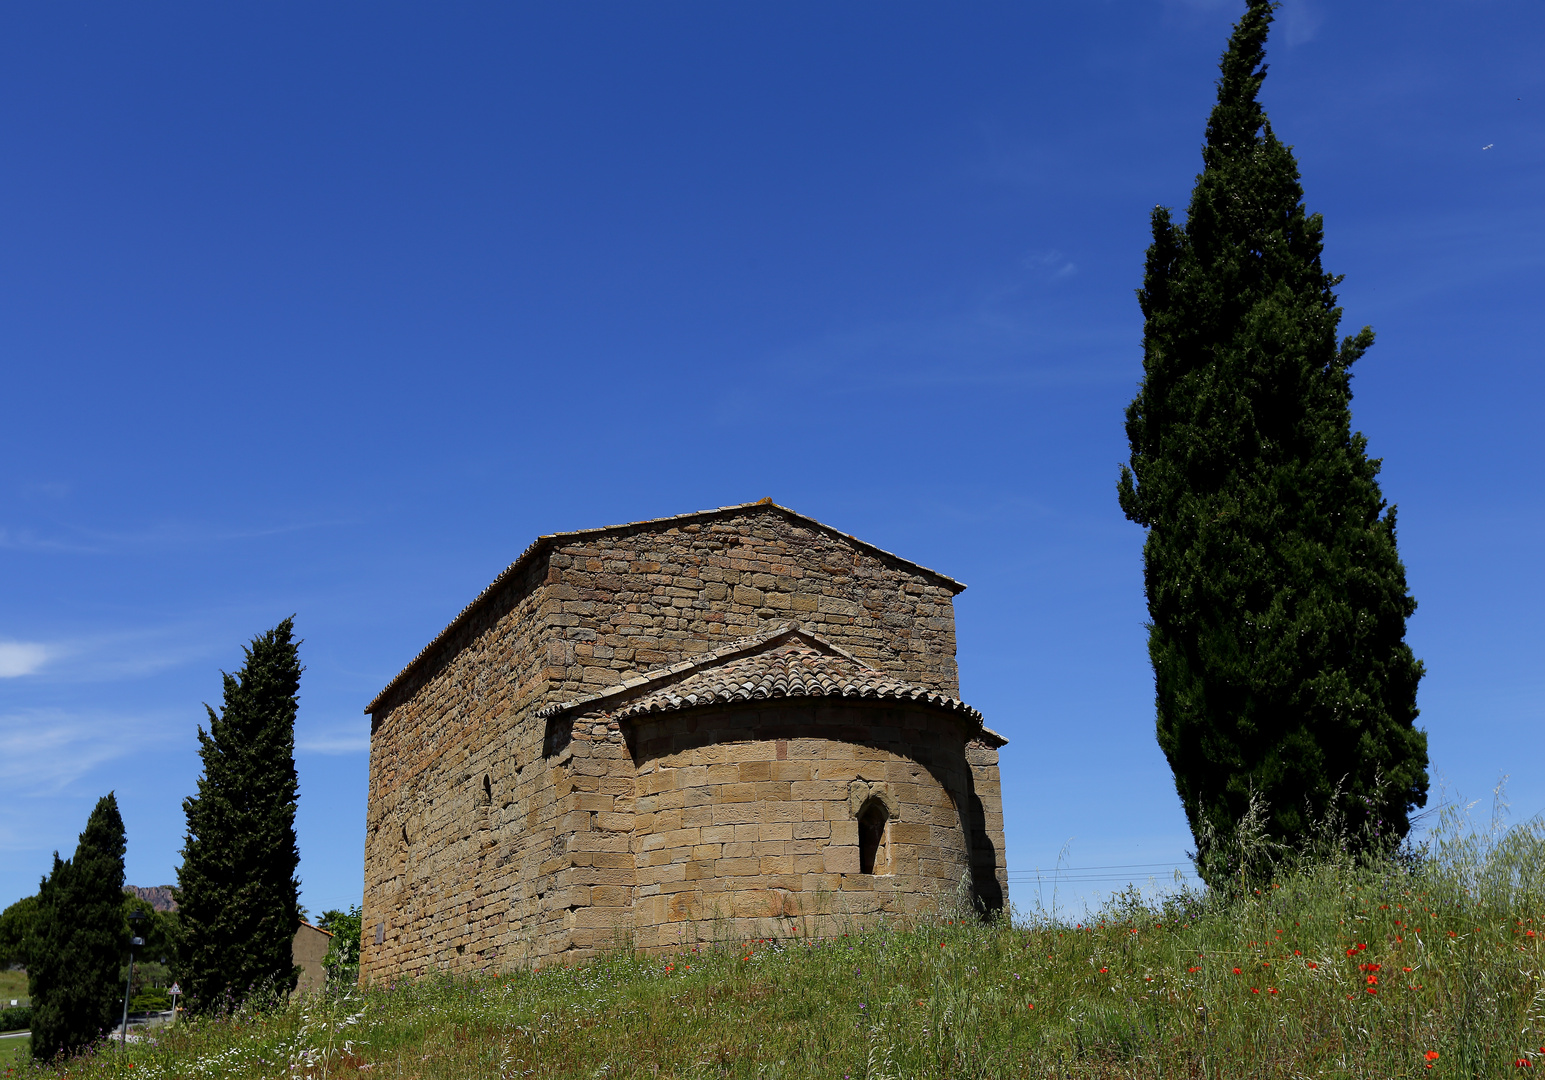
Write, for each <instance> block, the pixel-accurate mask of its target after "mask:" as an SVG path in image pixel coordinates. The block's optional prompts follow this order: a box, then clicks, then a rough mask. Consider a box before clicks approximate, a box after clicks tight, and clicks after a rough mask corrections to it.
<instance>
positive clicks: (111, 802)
mask: <svg viewBox="0 0 1545 1080" xmlns="http://www.w3.org/2000/svg"><path fill="white" fill-rule="evenodd" d="M124 849H125V841H124V834H123V818H122V816H121V815H120V814H119V813H118V800H117V798H115V797H114V796H113V794H112V793H108V794H107V795H104V796H102V798H101V799H99V800H98V801H97V805H96V809H94V810H92V812H91V817H90V818H88V819H87V821H86V831H85V832H83V833H81V834H80V840H79V842H78V843H77V844H76V846H75V855H74V857H73V858H70V859H60V858H59V853H58V852H57V851H56V852H54V868H53V871H52V872H51V873H50V874H49V875H48V876H47V877H46V878H44V879H43V882H42V885H41V887H40V888H39V889H38V904H37V912H36V915H35V918H34V921H33V927H32V938H31V941H30V942H29V944H28V960H29V964H28V967H27V981H28V983H29V986H28V992H29V993H30V994H31V995H32V1056H33V1057H34V1058H36V1059H38V1060H39V1061H48V1060H50V1059H52V1058H54V1057H56V1056H58V1055H60V1054H73V1053H75V1052H76V1051H78V1050H82V1049H84V1048H86V1047H87V1046H90V1045H91V1044H92V1043H93V1042H95V1041H96V1040H97V1039H100V1038H101V1037H102V1036H103V1035H104V1034H105V1033H106V1032H107V1031H108V1030H109V1029H110V1028H112V1027H113V1026H114V1024H115V1023H116V1022H117V1020H118V1015H117V1006H118V1004H119V1003H120V1002H121V1000H122V998H121V997H120V996H119V995H121V994H122V993H123V987H122V986H121V985H120V984H119V982H118V970H119V967H120V965H121V964H122V963H123V961H124V959H125V957H127V956H128V948H129V924H128V921H127V918H126V914H127V906H126V902H125V900H124V892H123V854H124Z"/></svg>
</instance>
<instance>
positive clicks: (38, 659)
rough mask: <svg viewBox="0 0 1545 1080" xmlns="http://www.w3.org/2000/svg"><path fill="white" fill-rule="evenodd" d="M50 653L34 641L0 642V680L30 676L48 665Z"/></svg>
mask: <svg viewBox="0 0 1545 1080" xmlns="http://www.w3.org/2000/svg"><path fill="white" fill-rule="evenodd" d="M51 655H52V652H51V651H50V649H49V647H48V646H47V645H42V644H39V643H38V642H35V641H0V679H14V678H18V677H19V676H22V675H31V674H32V673H33V672H34V671H37V670H38V669H39V668H41V667H42V666H43V665H44V664H46V663H48V661H49V659H50V657H51Z"/></svg>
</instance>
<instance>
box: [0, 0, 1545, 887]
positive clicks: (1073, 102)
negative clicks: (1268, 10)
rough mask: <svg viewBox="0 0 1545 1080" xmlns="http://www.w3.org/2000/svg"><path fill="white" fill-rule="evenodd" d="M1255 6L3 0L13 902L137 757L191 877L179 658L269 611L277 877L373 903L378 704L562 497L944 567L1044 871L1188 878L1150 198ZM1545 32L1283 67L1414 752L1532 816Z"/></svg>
mask: <svg viewBox="0 0 1545 1080" xmlns="http://www.w3.org/2000/svg"><path fill="white" fill-rule="evenodd" d="M1241 9H1242V5H1241V4H1240V3H1237V2H1233V0H1230V2H1203V0H1195V2H1181V0H1107V2H1089V3H1080V4H1066V3H1062V4H1047V3H1015V4H1010V3H978V4H971V5H961V4H932V5H925V4H917V3H904V2H894V0H892V2H887V3H856V2H855V3H844V4H826V3H822V4H815V3H791V2H779V3H776V4H770V3H745V4H733V5H724V4H707V3H686V2H680V3H660V4H648V5H645V4H619V3H595V4H589V5H578V4H543V5H536V4H528V5H514V4H482V5H479V4H463V5H456V6H447V5H427V4H426V5H419V6H411V5H405V4H369V5H367V4H361V3H356V4H344V3H339V4H330V5H316V4H281V3H273V4H246V5H237V4H222V5H208V4H186V5H166V4H141V5H108V4H102V5H89V4H72V3H63V4H42V3H32V4H17V5H9V6H7V7H6V8H5V9H4V11H3V12H0V146H3V149H4V164H3V168H0V206H3V207H4V211H3V213H0V371H3V376H4V387H5V392H4V393H3V395H0V440H3V442H0V446H3V453H0V791H3V793H4V795H3V813H0V904H4V903H9V902H11V901H12V900H14V899H15V898H17V897H20V896H22V895H26V894H28V893H30V892H32V891H33V890H34V889H35V888H36V885H37V881H38V877H39V876H40V875H41V874H42V873H43V872H44V871H45V870H46V869H47V866H48V864H49V859H50V854H51V852H52V851H53V850H54V849H55V848H59V849H61V850H63V851H64V852H65V853H66V854H68V852H69V851H70V850H72V849H73V847H74V844H75V838H76V835H77V834H78V832H79V831H80V829H81V828H82V827H83V826H84V823H85V818H86V815H87V814H88V813H89V811H90V807H91V805H92V804H93V802H94V800H95V799H96V798H98V797H99V796H100V795H101V794H103V793H105V792H106V791H108V790H110V789H111V790H116V791H117V793H118V798H119V800H120V803H121V805H122V807H123V811H124V817H125V821H126V824H127V827H128V833H129V853H128V877H129V880H130V882H132V883H135V884H141V885H154V884H163V883H167V882H171V881H173V880H174V879H175V878H174V868H175V866H176V865H177V862H178V859H179V856H178V854H177V851H178V848H179V847H180V844H181V839H182V833H183V817H182V810H181V800H182V798H183V797H184V796H185V795H187V794H188V793H190V792H191V791H192V790H193V788H194V783H195V779H196V777H197V775H198V769H199V763H198V758H197V754H196V741H195V738H194V730H195V726H196V725H197V724H198V723H200V722H201V721H202V719H203V716H204V713H203V708H202V705H201V703H202V702H205V701H208V702H211V703H214V704H218V699H219V695H220V671H221V670H222V669H234V668H235V667H236V666H237V665H238V664H239V663H240V649H241V645H242V644H243V643H244V642H245V641H247V640H249V639H250V638H251V637H252V636H253V635H254V634H256V633H259V632H261V631H263V630H265V629H267V628H269V627H271V626H272V625H274V623H276V622H277V621H278V620H279V619H281V618H283V617H284V616H285V615H289V614H291V613H294V614H295V616H296V625H297V631H298V633H299V635H300V636H301V637H303V638H304V642H305V643H304V645H303V647H302V656H303V659H304V662H305V664H306V673H305V676H304V677H303V681H302V690H301V694H302V698H301V711H300V719H299V722H298V728H297V737H298V742H299V750H298V754H297V761H298V765H299V769H300V777H301V790H302V794H301V803H300V814H299V832H300V848H301V857H302V861H301V868H300V873H301V877H302V879H303V883H304V892H303V900H304V902H305V903H306V904H307V905H308V906H310V907H311V909H312V910H313V911H320V910H321V909H323V908H326V907H333V906H343V905H345V904H347V903H350V902H352V901H357V900H358V898H359V896H360V892H361V887H362V886H361V874H362V871H361V864H362V847H363V834H364V811H365V804H364V799H365V783H366V773H367V756H366V739H367V730H368V729H367V720H366V718H365V717H364V716H363V715H362V714H361V708H362V707H363V705H364V704H365V703H366V702H367V701H368V700H370V698H371V697H372V696H373V695H374V694H375V692H376V691H378V690H379V689H380V688H381V687H382V686H383V685H384V684H385V683H386V682H387V680H388V679H390V677H391V676H392V675H393V674H394V673H395V672H396V671H397V670H398V669H399V668H400V667H401V666H402V665H403V664H404V663H405V662H406V661H407V660H408V659H409V658H410V657H411V656H413V654H414V653H415V652H417V650H418V649H419V648H420V647H421V646H422V645H423V644H424V643H425V642H426V641H428V640H429V639H430V638H431V637H432V636H434V634H435V633H436V632H437V631H438V630H439V629H440V628H441V627H442V626H443V625H444V624H445V623H446V622H447V621H448V620H449V619H450V618H451V617H452V616H453V615H454V614H455V613H456V612H457V611H458V610H459V609H460V608H461V607H462V605H463V604H465V603H466V602H467V601H468V600H469V599H470V598H471V597H472V596H474V595H475V594H476V593H477V592H478V590H479V589H481V588H482V587H483V586H484V585H485V584H486V583H487V582H488V581H490V580H491V579H492V578H493V577H494V576H495V575H496V574H497V573H498V572H499V570H500V569H502V568H503V567H504V566H505V565H506V564H507V563H509V562H510V561H511V560H512V559H514V558H515V556H516V555H518V554H519V552H520V551H521V550H522V549H523V548H524V547H525V546H526V544H527V543H529V542H530V540H531V539H532V538H534V537H535V536H536V535H538V534H540V533H544V532H553V531H558V530H567V529H576V528H585V527H590V526H597V525H603V524H608V523H612V522H619V521H628V520H635V519H639V518H647V517H657V516H662V515H667V514H675V513H682V512H685V511H689V510H695V509H700V508H704V507H710V506H717V505H722V504H726V503H735V502H744V501H749V500H752V499H758V498H761V497H763V496H771V497H772V498H774V499H775V500H777V501H778V502H780V503H783V504H785V505H788V506H791V507H793V508H795V509H797V510H799V511H801V512H802V513H806V514H809V515H812V516H814V517H817V518H820V519H821V520H824V521H826V522H829V523H830V524H832V525H834V526H836V527H837V528H839V529H842V530H844V531H848V532H852V533H855V534H857V535H859V536H861V537H863V538H865V539H867V540H869V541H871V542H873V543H876V544H879V545H880V546H882V547H885V548H888V549H890V550H893V551H896V552H898V553H900V554H902V555H905V556H907V557H909V558H911V559H914V560H916V561H918V562H921V563H923V564H925V565H928V566H932V567H936V568H937V569H939V570H941V571H943V572H945V573H948V574H950V575H952V576H954V577H957V578H959V579H960V580H962V581H965V582H967V583H968V585H969V586H970V588H969V589H968V591H967V592H965V593H964V594H963V595H962V596H961V597H960V598H959V600H958V601H957V605H956V612H957V619H958V624H959V642H960V668H961V682H962V689H963V694H964V696H965V698H966V699H967V700H968V701H969V702H970V703H971V704H973V705H975V706H977V707H979V708H981V709H982V710H983V711H984V712H985V713H986V715H987V718H988V723H989V724H990V725H991V726H993V727H994V728H996V729H998V730H1000V731H1002V732H1004V733H1005V734H1006V735H1008V736H1009V738H1010V739H1011V740H1012V742H1011V744H1010V745H1009V747H1008V748H1007V749H1006V750H1005V752H1004V758H1003V776H1004V781H1005V785H1006V795H1005V804H1006V811H1007V818H1008V856H1009V866H1010V870H1011V872H1012V873H1014V874H1015V878H1016V885H1015V889H1016V893H1015V899H1016V900H1017V901H1019V902H1021V903H1024V902H1027V901H1033V900H1034V898H1035V897H1034V893H1033V890H1031V889H1027V888H1021V887H1020V884H1019V883H1020V881H1021V880H1022V879H1021V878H1020V875H1021V874H1023V873H1026V872H1029V871H1033V870H1034V869H1035V868H1036V867H1041V868H1049V867H1051V866H1053V865H1055V864H1056V863H1057V861H1058V858H1059V853H1064V854H1063V859H1064V862H1065V863H1066V864H1067V865H1070V866H1075V867H1104V866H1111V865H1120V866H1132V865H1134V864H1154V866H1155V868H1157V869H1159V870H1160V872H1161V877H1162V878H1166V879H1167V875H1166V874H1163V873H1162V867H1164V866H1174V865H1182V864H1183V861H1184V860H1183V852H1184V851H1185V850H1186V848H1187V847H1188V846H1189V836H1188V834H1187V832H1186V829H1185V824H1184V819H1183V817H1182V815H1181V813H1180V810H1179V807H1178V805H1177V800H1176V797H1175V794H1174V788H1173V784H1172V780H1171V777H1170V774H1169V771H1168V768H1167V766H1166V765H1165V762H1164V759H1163V757H1162V755H1161V754H1160V752H1159V751H1158V749H1157V747H1156V745H1155V743H1154V739H1153V733H1152V712H1153V710H1152V688H1151V678H1150V673H1149V668H1148V662H1147V657H1146V653H1145V649H1144V629H1143V623H1144V618H1145V612H1144V608H1143V600H1142V583H1141V566H1140V561H1139V553H1140V549H1141V545H1142V533H1141V530H1139V529H1138V527H1137V526H1135V525H1132V524H1130V523H1128V522H1127V521H1126V520H1125V519H1124V518H1123V517H1122V515H1121V513H1120V511H1119V510H1118V509H1117V506H1116V499H1115V487H1114V485H1115V480H1116V474H1117V467H1118V464H1119V463H1120V462H1121V461H1122V460H1123V459H1124V457H1125V456H1126V447H1125V440H1124V436H1123V432H1122V427H1121V421H1122V410H1123V408H1124V406H1125V405H1126V403H1127V401H1128V400H1130V398H1131V396H1132V393H1133V390H1134V388H1135V385H1136V382H1137V380H1138V378H1139V376H1140V371H1141V351H1140V338H1141V322H1140V316H1139V313H1138V309H1137V304H1136V301H1135V299H1134V297H1133V290H1134V289H1135V288H1136V287H1137V285H1138V284H1139V278H1140V273H1141V266H1142V258H1143V250H1144V247H1145V245H1146V243H1147V239H1148V237H1147V223H1148V214H1149V210H1150V209H1151V207H1152V206H1153V205H1154V204H1156V203H1163V204H1166V205H1170V206H1176V207H1183V206H1184V204H1185V202H1186V199H1187V197H1188V194H1189V191H1190V186H1191V183H1192V180H1193V178H1194V175H1195V173H1196V171H1197V170H1198V169H1199V167H1200V156H1199V148H1200V144H1201V139H1202V131H1203V126H1204V123H1205V120H1206V115H1207V111H1208V108H1209V106H1210V103H1211V99H1212V95H1213V79H1214V76H1215V73H1216V61H1217V57H1218V55H1219V53H1220V52H1221V50H1222V48H1223V45H1224V42H1225V40H1226V37H1227V33H1228V28H1229V25H1230V24H1231V22H1232V21H1233V19H1235V18H1237V16H1238V14H1239V12H1240V10H1241ZM1541 55H1545V8H1542V7H1541V6H1540V5H1539V4H1538V3H1537V2H1535V0H1494V2H1488V0H1444V2H1437V0H1401V2H1399V3H1397V2H1394V0H1368V2H1366V3H1358V4H1337V5H1332V4H1331V3H1329V2H1328V0H1292V2H1289V3H1287V4H1285V6H1284V7H1283V9H1282V12H1281V14H1280V17H1279V21H1278V24H1277V27H1276V29H1275V31H1274V34H1273V38H1272V41H1271V43H1270V46H1269V58H1270V63H1271V73H1270V76H1269V77H1268V79H1267V82H1266V86H1265V90H1264V92H1263V98H1264V100H1265V102H1266V105H1267V108H1268V110H1269V112H1270V115H1271V117H1272V120H1273V123H1274V126H1275V128H1276V130H1277V132H1278V134H1279V135H1280V136H1281V137H1282V138H1283V139H1284V140H1285V141H1287V142H1289V143H1290V144H1293V145H1294V146H1295V148H1296V152H1297V154H1298V159H1299V162H1300V166H1301V168H1302V170H1303V175H1304V184H1305V188H1306V191H1307V196H1308V203H1309V206H1310V208H1311V209H1312V210H1315V211H1319V212H1322V213H1323V214H1324V215H1325V220H1326V236H1327V251H1326V263H1327V266H1328V267H1329V268H1330V269H1332V270H1334V271H1336V272H1339V273H1344V274H1346V281H1345V283H1344V284H1343V286H1342V288H1341V296H1342V301H1343V305H1344V307H1345V310H1346V315H1345V320H1344V324H1343V328H1344V330H1345V331H1346V332H1352V331H1355V330H1356V329H1357V328H1358V327H1360V326H1362V325H1364V324H1372V325H1373V326H1374V328H1375V329H1376V331H1377V332H1378V334H1379V338H1378V343H1377V344H1376V345H1375V347H1374V348H1373V350H1372V351H1371V352H1370V354H1369V355H1368V356H1367V358H1366V359H1364V360H1363V361H1362V362H1361V363H1360V365H1359V367H1358V370H1357V376H1356V379H1355V382H1354V390H1355V393H1356V399H1355V402H1354V409H1355V422H1356V424H1357V426H1358V427H1359V428H1360V429H1361V430H1363V431H1364V432H1366V433H1367V434H1368V436H1369V439H1370V442H1371V449H1372V452H1373V453H1374V454H1376V455H1378V456H1381V457H1383V459H1384V463H1385V465H1384V473H1383V484H1384V491H1385V494H1386V496H1387V497H1388V498H1389V499H1390V500H1391V501H1393V502H1396V503H1398V504H1399V507H1400V545H1401V550H1402V553H1403V555H1404V558H1405V562H1406V566H1407V568H1408V571H1409V575H1410V582H1411V587H1412V589H1413V591H1414V593H1415V596H1416V598H1417V600H1418V602H1419V604H1420V609H1419V611H1418V612H1417V614H1416V616H1415V617H1414V619H1413V620H1412V622H1411V624H1410V639H1411V641H1412V642H1413V644H1414V646H1415V648H1416V651H1417V654H1418V655H1419V656H1420V657H1421V658H1422V659H1423V660H1424V661H1425V662H1426V664H1427V670H1428V675H1427V677H1426V679H1425V681H1424V682H1423V683H1422V688H1421V707H1422V718H1421V720H1420V723H1421V724H1422V725H1423V726H1424V727H1425V728H1426V729H1427V731H1428V732H1429V735H1430V739H1431V754H1432V764H1433V771H1434V776H1435V779H1436V780H1439V781H1441V782H1443V783H1445V784H1446V786H1447V790H1448V791H1450V792H1451V793H1454V792H1457V793H1459V794H1460V795H1463V796H1464V797H1467V798H1477V797H1480V798H1487V799H1489V793H1490V790H1491V788H1492V786H1493V785H1494V784H1495V783H1496V782H1497V779H1498V777H1499V776H1500V775H1501V774H1511V780H1510V782H1509V793H1510V796H1511V798H1512V801H1513V805H1514V814H1515V816H1520V817H1521V816H1527V815H1531V814H1534V813H1538V812H1540V811H1541V810H1542V809H1545V775H1542V773H1545V770H1542V766H1541V762H1542V761H1545V675H1542V671H1545V667H1542V662H1541V656H1542V654H1545V631H1542V629H1541V626H1540V618H1539V612H1540V611H1541V610H1542V609H1545V572H1542V565H1541V564H1542V560H1541V559H1540V553H1541V550H1542V544H1541V538H1542V533H1545V511H1542V499H1541V495H1542V492H1541V480H1540V472H1539V466H1540V461H1541V457H1542V454H1541V451H1542V449H1545V424H1541V422H1540V421H1539V418H1538V413H1539V403H1540V401H1541V400H1542V396H1545V394H1542V391H1545V369H1542V365H1541V363H1540V361H1541V356H1540V352H1541V342H1542V340H1545V333H1542V331H1545V327H1542V325H1541V324H1542V321H1545V302H1542V297H1545V202H1542V200H1541V193H1542V190H1545V185H1542V180H1545V137H1542V126H1545V124H1542V121H1545V65H1542V64H1541V63H1540V62H1539V60H1540V56H1541ZM1531 298H1532V299H1531ZM1125 873H1127V872H1126V871H1124V870H1119V871H1098V872H1096V873H1095V874H1094V875H1092V876H1095V877H1100V876H1101V875H1104V876H1105V877H1106V878H1109V879H1114V878H1117V877H1120V876H1122V875H1123V874H1125ZM1145 873H1146V869H1144V868H1139V869H1138V870H1137V871H1136V874H1137V877H1138V880H1140V881H1141V880H1143V875H1144V874H1145ZM1114 884H1116V882H1115V881H1114V880H1100V881H1090V882H1079V883H1073V884H1071V885H1068V886H1064V887H1063V889H1062V892H1061V895H1060V898H1061V900H1062V901H1063V902H1066V901H1068V900H1069V899H1070V898H1071V899H1075V900H1076V899H1077V898H1079V897H1087V896H1092V895H1096V894H1097V893H1098V891H1099V890H1100V889H1102V888H1105V887H1107V886H1110V885H1114ZM1045 899H1047V900H1049V899H1050V896H1049V893H1048V894H1046V896H1045Z"/></svg>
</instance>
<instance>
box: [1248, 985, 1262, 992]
mask: <svg viewBox="0 0 1545 1080" xmlns="http://www.w3.org/2000/svg"><path fill="white" fill-rule="evenodd" d="M1260 992H1261V988H1260V987H1259V986H1252V987H1250V993H1252V994H1259V993H1260Z"/></svg>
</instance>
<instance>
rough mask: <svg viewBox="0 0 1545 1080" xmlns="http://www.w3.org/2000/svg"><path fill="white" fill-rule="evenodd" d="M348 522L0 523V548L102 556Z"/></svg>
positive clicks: (339, 520)
mask: <svg viewBox="0 0 1545 1080" xmlns="http://www.w3.org/2000/svg"><path fill="white" fill-rule="evenodd" d="M351 523H352V519H345V518H339V519H336V520H332V519H330V520H325V521H303V522H294V523H289V524H282V525H259V526H251V527H239V526H238V527H228V526H227V527H221V526H216V525H209V524H207V523H203V522H187V521H162V522H156V523H154V524H151V525H148V526H146V527H144V528H141V529H125V530H109V529H87V528H81V527H77V526H68V525H67V526H63V527H60V528H57V529H54V530H51V531H48V532H44V531H40V530H38V529H35V528H31V527H26V526H23V527H14V526H0V548H3V549H8V550H12V551H33V552H42V553H57V554H65V555H102V554H107V553H110V552H115V551H121V550H124V549H142V550H143V549H166V548H180V547H198V546H201V545H206V544H220V543H229V542H232V541H240V540H256V539H262V538H264V537H269V536H282V535H285V534H287V533H296V532H304V531H307V530H310V529H325V528H331V527H333V526H335V525H347V524H351Z"/></svg>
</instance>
